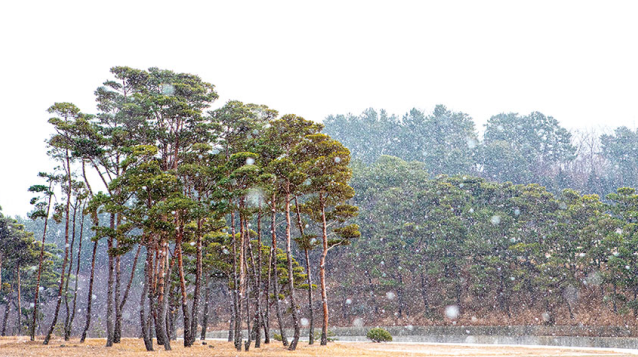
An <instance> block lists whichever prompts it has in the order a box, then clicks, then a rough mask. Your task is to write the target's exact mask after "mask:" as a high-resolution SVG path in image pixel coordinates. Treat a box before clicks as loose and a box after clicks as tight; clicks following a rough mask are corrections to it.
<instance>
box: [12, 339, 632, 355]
mask: <svg viewBox="0 0 638 357" xmlns="http://www.w3.org/2000/svg"><path fill="white" fill-rule="evenodd" d="M105 342H106V341H105V340H104V339H88V340H87V342H86V343H83V344H80V343H79V341H78V340H77V339H73V340H71V341H66V342H65V341H62V340H52V341H51V343H50V344H49V345H48V346H44V345H43V344H42V341H41V340H39V341H35V342H31V341H29V340H28V338H25V337H3V338H2V339H0V356H2V357H14V356H15V357H18V356H20V357H23V356H38V357H39V356H43V357H46V356H65V357H67V356H69V357H70V356H93V357H107V356H149V355H162V356H185V357H188V356H193V357H196V356H207V357H210V356H222V357H224V356H268V357H274V356H295V357H306V356H344V357H345V356H347V357H353V356H357V357H368V356H369V357H372V356H374V357H377V356H378V357H383V356H416V357H418V356H437V357H439V356H440V357H442V356H468V357H469V356H477V357H488V356H499V357H501V356H525V357H532V356H538V357H540V356H543V357H550V356H556V357H568V356H569V357H572V356H573V357H575V356H579V357H583V356H614V357H620V356H631V355H634V354H630V353H628V352H622V351H613V350H606V349H579V348H559V347H511V346H468V345H435V344H409V343H385V344H378V343H369V342H367V343H365V342H352V343H351V342H341V343H339V342H335V343H330V344H329V345H328V346H327V347H322V346H318V345H314V346H308V345H307V344H303V343H302V344H300V345H299V348H298V350H297V351H295V352H290V351H288V350H286V349H285V348H283V347H282V346H281V345H280V344H279V343H274V344H270V345H266V346H265V347H264V348H261V349H252V350H251V351H250V352H237V351H236V350H235V349H234V348H233V345H232V343H229V342H225V341H219V340H215V341H207V345H202V343H201V342H200V341H197V342H196V344H195V346H193V347H191V348H184V347H183V346H182V345H181V344H180V343H179V342H180V341H177V342H174V343H173V344H172V347H173V350H172V351H169V352H167V351H164V349H163V348H161V347H158V346H155V347H156V349H155V351H153V352H146V351H145V349H144V343H143V342H142V341H141V340H139V339H132V338H127V339H123V340H122V343H121V344H118V345H115V346H114V347H111V348H106V347H104V344H105ZM210 346H213V347H210ZM637 353H638V352H637Z"/></svg>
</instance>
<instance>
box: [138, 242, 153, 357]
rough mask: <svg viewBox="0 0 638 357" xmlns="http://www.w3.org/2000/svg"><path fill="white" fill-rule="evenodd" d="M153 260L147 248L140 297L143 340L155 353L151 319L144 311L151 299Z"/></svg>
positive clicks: (147, 347)
mask: <svg viewBox="0 0 638 357" xmlns="http://www.w3.org/2000/svg"><path fill="white" fill-rule="evenodd" d="M140 246H141V244H140ZM152 259H153V257H152V255H151V254H150V253H149V251H148V248H147V249H146V264H144V285H143V286H142V296H141V297H140V328H141V329H142V338H143V339H144V347H146V351H153V338H152V336H150V333H149V332H150V331H149V328H148V322H149V321H150V319H147V318H146V313H145V311H144V305H145V304H146V299H147V297H149V296H148V295H149V290H150V289H149V286H150V285H151V267H152V266H153V262H152ZM149 298H150V297H149ZM149 315H150V311H149Z"/></svg>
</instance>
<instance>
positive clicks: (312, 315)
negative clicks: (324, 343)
mask: <svg viewBox="0 0 638 357" xmlns="http://www.w3.org/2000/svg"><path fill="white" fill-rule="evenodd" d="M304 253H305V255H306V273H307V274H308V314H309V315H310V316H309V317H310V319H309V328H308V330H309V331H308V344H309V345H312V344H314V343H315V325H314V323H315V313H314V311H313V310H312V278H311V276H310V254H309V252H308V249H304Z"/></svg>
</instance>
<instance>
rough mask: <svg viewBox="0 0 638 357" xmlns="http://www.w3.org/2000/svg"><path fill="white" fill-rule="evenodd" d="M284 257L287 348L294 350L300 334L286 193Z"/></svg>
mask: <svg viewBox="0 0 638 357" xmlns="http://www.w3.org/2000/svg"><path fill="white" fill-rule="evenodd" d="M289 189H290V184H288V190H289ZM285 204H286V207H285V210H286V259H287V260H288V290H289V293H290V310H291V312H292V326H293V331H294V332H293V338H292V342H290V346H289V347H288V350H290V351H294V350H296V349H297V343H298V342H299V337H300V336H301V333H300V330H301V327H300V326H299V317H298V316H297V303H296V300H295V279H294V272H293V270H292V269H293V268H292V266H293V265H292V246H291V241H292V237H291V227H290V226H291V222H290V194H288V193H287V194H286V202H285Z"/></svg>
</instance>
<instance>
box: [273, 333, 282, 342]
mask: <svg viewBox="0 0 638 357" xmlns="http://www.w3.org/2000/svg"><path fill="white" fill-rule="evenodd" d="M272 338H273V339H274V340H275V341H279V342H281V341H282V340H283V338H282V337H281V335H280V334H278V333H275V334H273V335H272Z"/></svg>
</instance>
